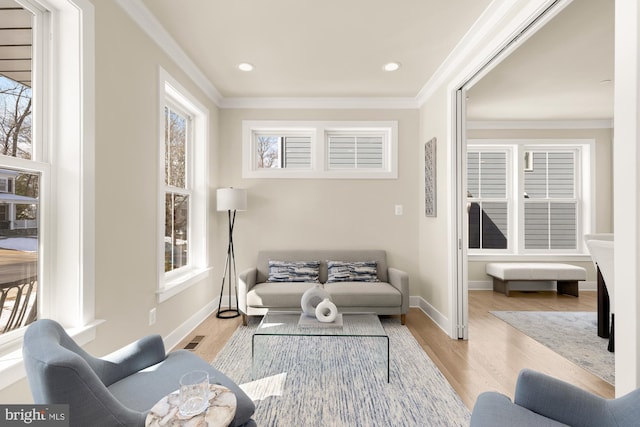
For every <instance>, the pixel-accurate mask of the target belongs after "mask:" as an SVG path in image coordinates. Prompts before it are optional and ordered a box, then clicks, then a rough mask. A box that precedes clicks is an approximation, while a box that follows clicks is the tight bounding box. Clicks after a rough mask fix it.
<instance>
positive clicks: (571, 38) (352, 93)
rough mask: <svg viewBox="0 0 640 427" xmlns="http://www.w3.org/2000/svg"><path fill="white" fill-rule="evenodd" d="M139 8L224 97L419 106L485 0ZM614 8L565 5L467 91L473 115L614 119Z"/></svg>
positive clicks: (164, 1)
mask: <svg viewBox="0 0 640 427" xmlns="http://www.w3.org/2000/svg"><path fill="white" fill-rule="evenodd" d="M142 3H143V4H144V6H146V8H147V9H148V10H149V11H150V12H151V13H152V14H153V15H154V16H155V17H156V18H157V19H158V21H159V22H160V23H161V24H162V26H163V27H164V28H165V29H166V30H167V31H168V32H169V33H170V35H171V36H172V37H173V38H174V40H175V41H176V42H177V43H178V44H179V45H180V47H181V48H182V49H183V50H184V51H185V52H186V54H187V55H188V56H189V57H190V59H191V60H192V61H193V62H194V63H195V64H196V65H197V67H198V68H199V69H200V70H201V71H202V72H203V74H204V75H205V76H206V78H207V79H208V80H209V81H210V82H211V83H212V84H213V85H214V86H215V87H216V88H217V90H218V91H219V92H220V93H221V95H222V96H223V97H224V98H265V97H266V98H273V97H292V98H296V97H300V98H309V97H337V98H353V97H355V98H376V97H399V98H406V97H408V98H415V97H416V96H417V95H418V93H419V92H420V90H421V89H422V88H423V87H424V86H425V84H426V83H427V82H428V81H429V79H430V77H431V76H432V75H433V74H434V73H435V71H436V70H437V69H438V67H439V66H440V64H442V63H443V61H444V60H445V59H446V57H447V55H448V54H449V53H450V52H451V50H452V49H453V48H454V46H455V45H456V44H457V43H458V42H459V41H460V40H461V38H462V37H463V36H464V35H465V33H466V32H467V30H468V29H469V28H470V27H471V26H472V24H473V23H474V22H475V21H476V20H477V19H478V17H479V16H480V15H481V14H482V12H483V11H484V9H485V8H486V7H487V6H488V4H489V3H490V0H403V1H402V2H391V1H388V0H349V1H344V0H325V1H322V2H319V1H312V0H270V1H268V2H266V1H264V0H237V1H233V2H229V1H225V0H182V1H180V2H177V1H174V0H142ZM613 6H614V0H576V1H574V2H573V3H571V4H570V5H569V6H567V7H566V8H565V9H564V10H563V11H562V12H561V13H560V14H559V15H558V16H556V17H555V18H554V19H553V20H551V21H550V22H549V23H547V24H546V25H545V27H543V28H542V30H540V31H538V32H537V33H536V34H535V35H533V36H532V37H531V38H530V39H529V40H527V41H526V42H525V43H524V44H523V45H522V46H520V47H518V49H517V50H516V51H515V52H514V53H513V54H511V55H510V56H509V57H508V58H507V59H505V60H504V61H503V62H502V63H500V64H499V65H497V66H496V67H495V68H494V69H493V70H491V72H490V73H489V74H487V75H486V76H485V77H484V78H483V79H482V80H480V81H479V82H478V83H477V84H475V85H474V86H473V87H472V88H471V89H470V90H469V92H468V95H469V97H468V100H469V102H468V117H469V118H470V119H473V120H558V119H560V120H575V119H588V120H593V119H610V118H612V117H613V84H612V83H601V82H602V81H603V80H612V79H613V29H614V26H613ZM389 61H397V62H400V63H401V68H400V69H399V70H398V71H395V72H386V71H383V70H382V66H383V64H385V63H387V62H389ZM241 62H249V63H252V64H253V65H254V66H255V69H254V70H253V71H251V72H243V71H240V70H238V69H237V64H239V63H241Z"/></svg>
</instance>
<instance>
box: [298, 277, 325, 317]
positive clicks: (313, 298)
mask: <svg viewBox="0 0 640 427" xmlns="http://www.w3.org/2000/svg"><path fill="white" fill-rule="evenodd" d="M329 298H331V297H330V295H329V292H327V291H325V290H324V288H323V287H322V285H320V284H317V285H315V286H314V287H313V288H310V289H307V290H306V291H305V293H304V294H302V299H301V300H300V305H301V306H302V311H303V313H304V314H306V315H307V316H309V317H316V307H317V306H318V304H320V303H321V302H322V301H323V300H324V299H329Z"/></svg>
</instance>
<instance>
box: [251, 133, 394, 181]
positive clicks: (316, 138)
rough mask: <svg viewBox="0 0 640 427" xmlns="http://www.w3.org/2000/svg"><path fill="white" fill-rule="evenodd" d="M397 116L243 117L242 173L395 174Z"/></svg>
mask: <svg viewBox="0 0 640 427" xmlns="http://www.w3.org/2000/svg"><path fill="white" fill-rule="evenodd" d="M397 128H398V127H397V122H281V121H276V122H274V121H244V122H243V141H244V145H243V177H244V178H343V179H344V178H357V179H362V178H369V179H394V178H397V176H398V173H397V150H398V147H397V144H398V143H397V134H398V129H397Z"/></svg>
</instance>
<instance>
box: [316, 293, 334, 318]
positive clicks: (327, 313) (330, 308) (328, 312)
mask: <svg viewBox="0 0 640 427" xmlns="http://www.w3.org/2000/svg"><path fill="white" fill-rule="evenodd" d="M336 317H338V307H336V305H335V304H334V303H332V302H331V300H330V299H329V298H325V299H324V300H322V302H321V303H320V304H318V306H317V307H316V318H317V319H318V321H319V322H323V323H331V322H333V321H334V320H336Z"/></svg>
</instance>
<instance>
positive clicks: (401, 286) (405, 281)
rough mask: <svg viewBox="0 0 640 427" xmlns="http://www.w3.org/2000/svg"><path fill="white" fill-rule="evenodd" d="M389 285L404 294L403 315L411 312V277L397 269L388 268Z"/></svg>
mask: <svg viewBox="0 0 640 427" xmlns="http://www.w3.org/2000/svg"><path fill="white" fill-rule="evenodd" d="M387 274H388V276H389V283H390V284H391V286H393V287H394V288H396V289H398V290H399V291H400V293H401V294H402V310H401V313H402V314H407V313H408V312H409V275H408V274H407V273H406V272H404V271H402V270H398V269H397V268H391V267H390V268H388V269H387Z"/></svg>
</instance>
